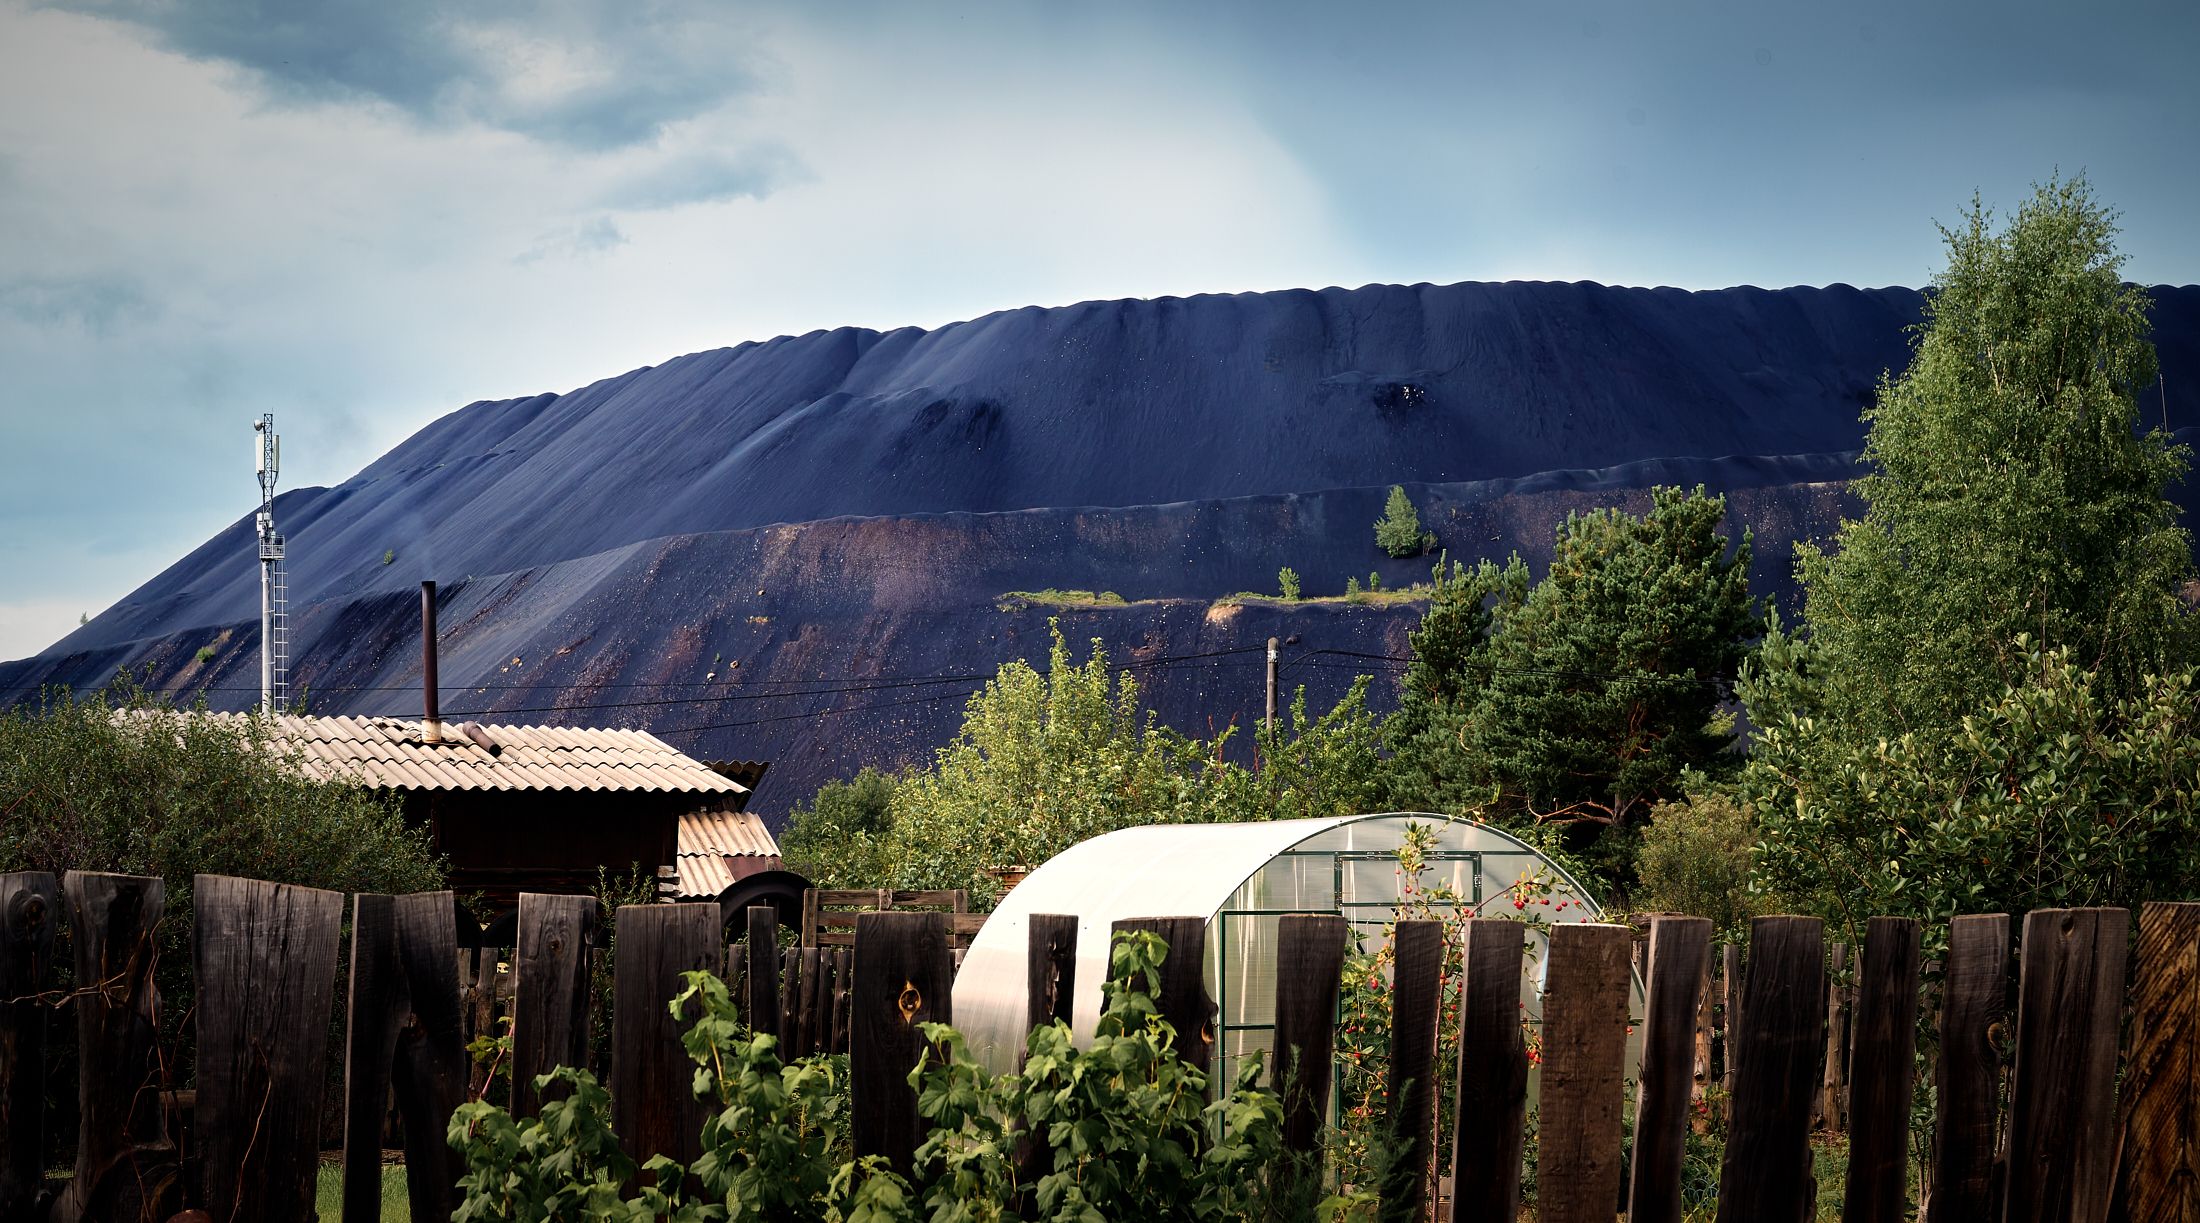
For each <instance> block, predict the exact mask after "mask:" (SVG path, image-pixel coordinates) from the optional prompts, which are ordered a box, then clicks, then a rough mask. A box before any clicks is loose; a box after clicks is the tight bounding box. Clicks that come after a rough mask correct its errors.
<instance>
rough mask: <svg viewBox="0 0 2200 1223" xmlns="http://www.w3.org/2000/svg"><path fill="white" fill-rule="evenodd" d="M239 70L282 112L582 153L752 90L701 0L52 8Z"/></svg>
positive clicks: (712, 11) (174, 0)
mask: <svg viewBox="0 0 2200 1223" xmlns="http://www.w3.org/2000/svg"><path fill="white" fill-rule="evenodd" d="M51 7H55V8H61V9H67V10H71V11H75V12H81V13H89V14H93V15H96V16H101V17H106V18H110V19H113V20H118V21H124V22H128V23H130V24H133V25H136V26H139V27H142V28H143V29H145V30H147V31H149V32H150V33H152V35H153V36H154V37H155V39H156V40H157V41H158V42H159V43H160V44H161V45H162V46H164V47H166V48H168V49H169V50H172V51H176V52H178V53H180V54H183V55H187V56H191V57H193V58H195V59H202V60H212V61H219V62H223V63H229V64H233V65H236V66H237V67H240V68H242V69H244V70H246V71H247V72H249V73H251V74H252V75H253V76H254V77H256V78H257V79H258V80H259V82H260V83H261V84H262V85H263V87H264V88H265V89H266V90H267V92H268V93H269V94H270V95H271V96H272V97H274V98H275V99H277V100H279V101H293V102H325V101H348V100H357V99H372V100H377V101H381V102H384V103H387V104H389V105H391V106H394V107H397V108H398V109H400V110H403V111H405V112H407V113H408V114H411V115H413V116H415V117H417V118H419V119H422V120H425V121H429V122H452V121H458V122H479V123H486V124H489V125H491V126H494V127H500V128H504V129H506V130H510V131H514V132H519V133H522V134H524V135H527V136H531V137H534V138H536V139H540V140H544V141H547V142H550V143H553V144H559V145H565V146H568V147H572V148H578V149H590V150H598V149H610V148H620V147H624V146H627V145H633V144H638V143H641V142H643V141H647V140H650V139H652V138H654V137H655V136H656V135H657V134H658V133H659V132H660V131H662V130H663V129H664V127H665V126H666V125H668V124H671V123H677V122H679V121H680V120H683V119H690V118H693V117H695V116H697V115H700V114H703V113H705V112H706V111H709V110H711V109H713V108H714V107H716V106H718V105H719V104H720V103H722V102H724V101H726V100H727V99H729V98H732V97H735V96H737V95H740V94H743V93H746V92H749V91H751V90H753V89H754V88H755V87H756V84H757V81H756V77H755V75H754V72H753V65H754V63H755V60H756V57H755V55H754V53H753V49H752V47H751V46H750V45H749V44H748V41H747V39H746V38H745V36H744V35H743V33H742V32H741V31H740V30H739V29H738V28H737V25H736V23H732V22H729V21H728V20H727V18H726V16H725V14H724V13H723V12H722V11H720V10H718V9H716V8H714V7H713V6H711V5H710V4H708V3H707V2H706V0H640V2H638V3H619V2H618V0H578V2H571V3H559V2H558V0H485V2H484V3H480V4H476V5H472V6H454V5H449V4H445V3H438V2H436V0H316V2H315V3H312V4H299V3H297V0H192V2H190V3H179V2H178V0H51Z"/></svg>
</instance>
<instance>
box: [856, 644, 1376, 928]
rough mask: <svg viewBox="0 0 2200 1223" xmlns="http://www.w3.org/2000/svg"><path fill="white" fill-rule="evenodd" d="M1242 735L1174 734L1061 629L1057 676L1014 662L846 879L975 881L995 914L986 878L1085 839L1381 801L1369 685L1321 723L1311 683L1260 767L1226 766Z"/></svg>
mask: <svg viewBox="0 0 2200 1223" xmlns="http://www.w3.org/2000/svg"><path fill="white" fill-rule="evenodd" d="M1231 735H1232V732H1231V731H1229V730H1225V731H1223V732H1222V733H1221V734H1219V735H1217V736H1216V737H1214V738H1212V739H1204V740H1203V739H1194V738H1190V737H1188V736H1185V735H1183V734H1180V733H1178V732H1176V731H1174V730H1172V729H1170V728H1168V727H1166V726H1163V725H1161V724H1160V723H1159V722H1158V721H1157V720H1156V718H1155V716H1154V715H1153V713H1152V712H1151V711H1149V710H1146V709H1145V708H1144V707H1143V706H1142V705H1141V704H1140V701H1139V690H1138V685H1137V683H1136V682H1135V681H1134V680H1132V679H1131V677H1130V676H1129V675H1128V674H1119V675H1113V676H1111V674H1110V670H1109V664H1108V656H1107V652H1106V651H1105V650H1104V649H1102V648H1101V646H1100V644H1099V642H1097V641H1095V642H1094V643H1093V646H1092V653H1091V654H1090V655H1089V656H1088V657H1087V658H1086V659H1085V660H1084V661H1083V662H1078V661H1076V660H1075V659H1074V658H1073V657H1072V656H1071V654H1070V651H1069V646H1068V643H1067V642H1066V641H1065V640H1064V639H1063V638H1062V635H1061V631H1060V629H1059V627H1057V628H1056V629H1055V631H1054V639H1053V645H1052V648H1051V651H1050V654H1049V659H1048V665H1047V670H1046V672H1045V673H1043V674H1042V673H1040V672H1038V671H1035V670H1033V669H1032V668H1031V667H1030V666H1029V665H1027V664H1025V663H1023V662H1011V663H1007V664H1004V665H1003V666H1002V667H1001V669H1000V672H999V674H998V675H996V676H995V677H994V679H993V680H992V681H991V682H990V683H988V684H987V685H986V687H985V690H984V691H982V692H980V693H978V694H977V695H975V696H973V697H972V698H971V699H970V704H969V706H968V708H967V709H966V710H965V712H964V716H963V726H962V730H961V732H960V733H959V734H958V735H957V736H956V738H955V740H954V742H952V743H950V744H948V745H947V746H946V747H944V748H941V749H940V751H939V753H938V755H937V756H936V757H935V759H934V761H933V764H932V767H930V768H929V769H923V770H917V771H914V772H911V773H909V774H907V775H906V776H904V777H903V778H902V779H901V780H900V782H899V783H898V784H897V785H896V786H895V788H894V790H893V793H892V797H891V800H890V826H889V827H888V829H887V831H886V832H885V834H884V836H883V839H881V840H878V841H875V842H873V843H872V846H875V848H876V857H863V856H861V853H860V852H859V851H867V850H868V849H870V848H871V847H872V846H867V845H863V844H861V843H856V842H854V838H848V839H847V841H844V842H841V843H856V844H857V850H851V851H850V855H849V856H848V857H847V859H846V861H847V862H849V863H851V864H853V865H852V867H851V869H850V872H849V873H850V874H854V873H856V872H859V871H871V870H876V871H878V872H879V873H880V875H881V876H882V877H878V878H860V877H858V878H849V880H848V882H847V884H846V886H857V887H862V886H883V885H888V884H890V885H892V886H896V887H908V888H964V889H966V890H968V891H969V892H970V893H971V897H972V899H973V901H974V902H975V903H977V904H978V905H979V906H980V907H981V908H983V907H986V906H989V905H990V904H991V902H992V900H993V899H994V897H995V896H996V895H997V894H998V892H999V890H1000V884H999V881H998V880H997V879H996V878H994V876H992V875H991V874H989V873H988V872H989V871H990V870H992V869H995V868H999V867H1004V866H1037V865H1038V864H1040V863H1042V862H1044V861H1046V860H1047V859H1048V858H1051V857H1053V856H1054V855H1055V854H1058V853H1060V852H1061V851H1063V850H1065V849H1067V848H1069V847H1070V846H1072V845H1075V844H1077V843H1078V842H1079V841H1083V840H1086V839H1088V838H1090V837H1094V836H1098V835H1100V834H1101V833H1104V832H1113V831H1115V830H1116V829H1118V828H1128V827H1132V826H1135V825H1139V824H1164V823H1177V824H1181V823H1204V822H1210V821H1217V820H1265V819H1287V818H1296V817H1299V816H1313V815H1343V814H1356V813H1358V812H1361V811H1365V810H1367V809H1368V806H1367V805H1368V804H1370V803H1372V802H1373V801H1374V800H1375V797H1376V791H1375V789H1374V785H1373V781H1374V778H1375V777H1376V775H1377V768H1378V758H1377V748H1378V744H1379V733H1378V728H1377V726H1376V723H1375V719H1374V717H1373V715H1372V714H1370V713H1369V712H1368V709H1367V687H1366V684H1365V682H1361V683H1357V684H1355V685H1354V686H1353V688H1352V689H1351V690H1350V691H1349V692H1348V693H1347V694H1346V695H1345V697H1344V698H1343V699H1342V700H1340V701H1338V703H1337V705H1336V706H1335V707H1334V708H1333V709H1331V710H1330V711H1329V712H1328V713H1326V714H1323V715H1321V716H1320V717H1318V718H1317V717H1313V716H1311V715H1310V714H1309V712H1308V710H1307V708H1306V694H1305V691H1304V690H1303V689H1301V690H1300V691H1299V692H1298V693H1297V694H1296V695H1295V697H1294V699H1293V701H1292V705H1291V713H1290V717H1289V719H1288V720H1286V721H1284V722H1282V723H1281V724H1280V725H1279V727H1278V728H1277V730H1276V731H1275V732H1274V733H1273V734H1272V735H1271V734H1270V733H1268V732H1267V731H1265V730H1264V731H1262V732H1260V737H1259V740H1258V746H1259V749H1260V756H1261V759H1262V761H1263V762H1264V765H1263V767H1262V768H1261V769H1260V770H1258V771H1252V770H1247V769H1245V768H1242V767H1240V766H1238V765H1236V764H1232V763H1230V762H1228V761H1227V760H1225V759H1224V749H1225V748H1226V746H1227V745H1228V742H1229V740H1230V738H1231Z"/></svg>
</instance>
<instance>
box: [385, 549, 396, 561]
mask: <svg viewBox="0 0 2200 1223" xmlns="http://www.w3.org/2000/svg"><path fill="white" fill-rule="evenodd" d="M396 559H397V549H395V548H384V549H382V563H383V564H385V565H387V564H389V563H390V562H391V561H394V560H396Z"/></svg>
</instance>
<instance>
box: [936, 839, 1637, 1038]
mask: <svg viewBox="0 0 2200 1223" xmlns="http://www.w3.org/2000/svg"><path fill="white" fill-rule="evenodd" d="M1415 825H1419V826H1421V827H1424V828H1427V829H1429V830H1430V833H1431V834H1432V838H1433V840H1432V844H1431V845H1430V847H1429V849H1428V852H1427V854H1426V869H1424V870H1423V871H1422V872H1421V874H1420V875H1419V877H1418V878H1417V879H1415V880H1413V881H1412V885H1413V887H1414V888H1415V889H1416V891H1417V894H1418V895H1419V896H1421V897H1423V898H1424V899H1425V898H1426V897H1428V896H1429V895H1430V894H1432V893H1434V894H1438V895H1451V896H1456V897H1457V898H1458V899H1457V902H1456V906H1455V909H1456V911H1457V912H1459V913H1460V914H1461V915H1463V916H1499V915H1502V916H1506V917H1522V918H1525V919H1527V920H1528V922H1529V924H1530V928H1531V936H1530V942H1529V948H1528V959H1527V961H1526V968H1525V970H1524V979H1523V981H1522V994H1521V1000H1522V1002H1523V1004H1524V1005H1525V1006H1526V1007H1527V1010H1528V1014H1529V1017H1530V1018H1531V1020H1532V1019H1535V1018H1537V1017H1539V1016H1540V1014H1541V1005H1540V997H1539V993H1540V991H1539V990H1538V988H1537V986H1538V980H1537V978H1539V976H1540V974H1541V972H1542V970H1543V965H1544V963H1545V957H1544V956H1543V955H1542V950H1543V946H1544V944H1545V936H1544V935H1543V934H1542V933H1541V932H1540V929H1539V927H1542V926H1545V925H1548V924H1551V923H1556V922H1594V921H1601V920H1602V914H1601V913H1600V912H1599V910H1598V908H1597V906H1596V905H1595V904H1594V903H1593V902H1592V901H1591V900H1590V899H1589V897H1588V895H1587V894H1586V893H1585V892H1584V891H1583V890H1582V888H1581V886H1580V884H1579V883H1577V882H1576V881H1575V880H1574V879H1573V877H1572V876H1570V875H1568V874H1567V873H1566V872H1565V871H1564V870H1562V869H1560V868H1559V867H1558V866H1557V864H1555V863H1553V862H1551V861H1550V860H1549V859H1548V858H1546V857H1544V856H1543V855H1542V854H1540V853H1538V852H1536V851H1535V850H1534V849H1532V848H1530V847H1529V846H1528V845H1527V844H1525V843H1524V842H1522V841H1521V840H1520V839H1519V838H1517V837H1514V836H1512V835H1510V834H1508V833H1505V832H1502V831H1500V830H1498V829H1496V828H1492V827H1489V826H1488V825H1485V824H1479V823H1475V822H1473V821H1471V820H1463V819H1458V818H1455V817H1450V816H1443V815H1429V814H1422V813H1412V812H1391V813H1386V814H1379V815H1353V816H1339V817H1334V818H1328V819H1311V820H1278V821H1275V822H1272V823H1255V824H1152V825H1146V826H1142V827H1138V828H1126V829H1122V830H1120V831H1117V832H1111V833H1107V834H1106V835H1103V836H1098V837H1094V838H1093V839H1091V840H1089V841H1085V842H1083V843H1081V844H1078V845H1075V846H1072V847H1071V848H1069V849H1067V850H1065V851H1063V852H1062V853H1060V854H1058V855H1056V856H1055V857H1054V858H1053V859H1051V860H1049V861H1048V862H1047V863H1046V864H1045V865H1043V866H1041V867H1039V869H1037V870H1035V871H1033V872H1032V873H1031V875H1030V877H1028V878H1026V879H1025V880H1024V881H1023V882H1022V883H1020V884H1018V885H1017V886H1016V888H1015V889H1014V890H1012V891H1011V892H1009V894H1008V895H1007V896H1006V897H1005V898H1003V900H1002V902H1001V906H1000V908H999V909H998V910H996V911H995V912H994V913H993V915H992V917H990V918H989V919H987V921H986V923H985V926H984V928H983V929H982V930H980V931H979V933H978V936H977V938H976V940H975V941H974V942H973V943H972V944H971V946H970V949H969V951H968V952H967V953H966V954H965V955H964V957H963V963H962V969H961V971H960V972H959V973H958V974H957V976H956V978H955V1001H954V1015H955V1026H956V1027H957V1028H958V1029H960V1030H961V1032H962V1033H963V1035H964V1036H965V1037H966V1038H967V1039H968V1040H969V1042H970V1048H971V1051H972V1053H973V1054H975V1055H976V1056H977V1057H978V1058H979V1059H980V1060H982V1061H984V1062H985V1063H986V1064H987V1065H989V1066H991V1067H992V1068H993V1069H995V1070H1007V1069H1012V1068H1013V1067H1014V1064H1015V1061H1016V1056H1017V1053H1018V1052H1019V1051H1020V1050H1021V1049H1022V1047H1023V1038H1024V1020H1025V1015H1026V999H1025V993H1026V972H1027V953H1028V943H1029V933H1028V930H1029V924H1030V917H1031V915H1032V914H1035V913H1063V914H1072V915H1074V916H1076V917H1077V918H1078V928H1077V978H1076V986H1075V999H1074V1013H1073V1017H1072V1021H1071V1027H1072V1029H1073V1031H1074V1033H1075V1035H1076V1037H1077V1039H1078V1041H1079V1043H1084V1042H1085V1041H1088V1040H1090V1039H1091V1037H1092V1034H1093V1030H1094V1028H1095V1027H1096V1026H1097V1024H1098V1023H1099V1018H1100V1001H1101V994H1100V987H1101V983H1102V981H1103V980H1104V979H1105V977H1106V971H1107V954H1108V934H1109V928H1110V926H1111V925H1112V924H1113V923H1114V922H1117V921H1121V920H1125V919H1129V918H1141V917H1191V916H1197V917H1202V918H1205V919H1206V922H1207V945H1206V978H1207V991H1208V993H1209V994H1210V995H1211V996H1212V997H1213V998H1214V1000H1215V1004H1216V1008H1217V1012H1216V1018H1215V1046H1216V1052H1217V1055H1218V1056H1217V1058H1216V1066H1215V1068H1216V1070H1217V1071H1218V1076H1217V1081H1220V1082H1227V1081H1229V1074H1230V1073H1231V1071H1232V1070H1233V1069H1234V1062H1235V1059H1237V1058H1240V1057H1245V1056H1248V1055H1250V1054H1252V1053H1254V1052H1256V1051H1261V1050H1266V1049H1268V1048H1270V1043H1271V1037H1272V1034H1273V1031H1274V1023H1275V1015H1274V1005H1275V992H1276V981H1275V974H1276V942H1277V937H1278V928H1279V924H1280V919H1281V918H1282V917H1283V916H1284V915H1286V914H1291V913H1337V914H1341V915H1343V917H1344V918H1345V919H1346V921H1347V922H1348V923H1350V926H1351V929H1352V931H1353V932H1354V933H1355V934H1356V935H1358V936H1360V938H1361V939H1362V943H1361V945H1362V947H1363V949H1364V950H1367V951H1373V950H1375V949H1376V948H1377V947H1378V946H1379V945H1380V943H1381V940H1382V939H1383V937H1384V927H1385V926H1386V925H1387V924H1388V923H1389V922H1390V921H1391V920H1392V918H1393V916H1394V915H1395V914H1396V913H1397V910H1398V907H1399V904H1400V902H1401V901H1402V900H1406V899H1407V893H1406V884H1407V882H1408V881H1407V880H1406V878H1405V875H1404V872H1403V871H1402V870H1401V869H1400V867H1399V860H1398V851H1399V850H1400V849H1401V848H1402V847H1404V846H1405V845H1406V843H1407V841H1406V838H1407V830H1408V829H1409V828H1411V827H1413V826H1415ZM1445 908H1446V909H1452V908H1454V906H1451V905H1446V906H1445ZM1434 915H1438V916H1442V915H1447V914H1446V913H1445V912H1442V911H1440V912H1439V913H1437V914H1434ZM1636 993H1637V1000H1636V1004H1635V1008H1634V1013H1635V1014H1636V1015H1639V1014H1640V1013H1641V1006H1640V984H1639V982H1638V984H1637V989H1636Z"/></svg>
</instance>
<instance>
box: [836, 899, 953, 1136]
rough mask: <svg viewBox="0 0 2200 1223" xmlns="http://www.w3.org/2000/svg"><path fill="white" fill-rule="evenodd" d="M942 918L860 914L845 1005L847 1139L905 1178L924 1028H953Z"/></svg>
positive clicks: (917, 1129) (919, 1126) (918, 1132)
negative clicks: (912, 1080) (912, 1083)
mask: <svg viewBox="0 0 2200 1223" xmlns="http://www.w3.org/2000/svg"><path fill="white" fill-rule="evenodd" d="M946 924H947V922H946V915H945V914H941V913H924V912H908V911H903V912H886V913H865V914H862V915H861V916H859V917H858V918H857V920H856V947H855V967H854V972H855V982H854V990H853V997H852V998H851V999H850V1028H849V1033H848V1036H849V1041H848V1092H849V1111H850V1113H851V1122H852V1124H851V1127H850V1129H851V1133H850V1137H851V1138H852V1139H853V1140H854V1143H855V1152H856V1154H857V1155H859V1156H861V1155H879V1156H884V1157H885V1159H886V1162H887V1163H888V1165H890V1166H891V1167H893V1168H894V1169H895V1170H896V1171H898V1172H900V1173H901V1174H903V1175H904V1176H906V1175H908V1173H909V1169H910V1166H911V1164H912V1162H913V1156H914V1155H915V1154H916V1150H917V1144H918V1143H920V1142H922V1141H923V1140H924V1134H925V1129H924V1125H923V1122H922V1120H921V1119H920V1118H919V1117H918V1116H917V1096H916V1093H915V1092H914V1091H912V1090H911V1089H910V1087H909V1072H910V1071H911V1070H913V1069H915V1068H916V1065H917V1061H918V1059H919V1058H920V1057H921V1056H922V1052H923V1049H924V1034H923V1032H922V1031H920V1030H919V1029H918V1026H917V1025H919V1024H923V1023H951V1022H953V1016H954V1004H953V997H954V985H955V969H954V964H953V961H951V960H950V959H949V958H948V955H947V930H946Z"/></svg>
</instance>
